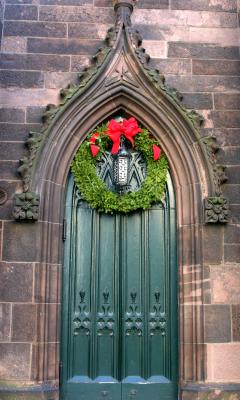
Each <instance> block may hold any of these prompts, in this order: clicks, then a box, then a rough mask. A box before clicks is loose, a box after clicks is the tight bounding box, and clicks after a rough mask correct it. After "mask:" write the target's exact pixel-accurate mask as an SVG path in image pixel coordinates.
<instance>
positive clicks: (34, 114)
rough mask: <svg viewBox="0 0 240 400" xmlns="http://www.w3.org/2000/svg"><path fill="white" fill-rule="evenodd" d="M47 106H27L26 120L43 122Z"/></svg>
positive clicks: (37, 122)
mask: <svg viewBox="0 0 240 400" xmlns="http://www.w3.org/2000/svg"><path fill="white" fill-rule="evenodd" d="M44 111H45V107H27V113H26V120H27V122H28V123H36V124H41V123H42V116H43V113H44Z"/></svg>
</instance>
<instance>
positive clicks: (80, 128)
mask: <svg viewBox="0 0 240 400" xmlns="http://www.w3.org/2000/svg"><path fill="white" fill-rule="evenodd" d="M131 3H132V2H131V1H130V0H129V1H125V2H122V1H118V2H117V6H116V14H117V21H116V26H115V28H114V29H113V30H112V31H110V33H109V37H108V41H109V43H111V46H112V45H113V44H114V46H113V47H111V46H110V47H106V51H105V50H104V49H102V50H101V51H100V53H99V54H98V56H99V57H98V58H97V64H96V66H95V69H94V68H93V69H92V70H91V69H90V70H89V71H87V72H86V76H85V78H83V83H80V86H79V87H77V88H76V87H74V88H69V90H67V91H65V92H64V93H63V96H64V97H63V102H62V106H61V107H60V108H56V109H55V108H50V109H49V110H48V113H47V116H48V117H49V119H48V123H47V125H46V126H45V128H44V129H43V133H42V134H41V137H39V136H36V135H35V136H34V135H33V137H32V139H34V140H35V144H36V143H39V144H38V145H37V144H36V147H35V148H33V145H32V144H31V143H32V142H31V143H30V142H29V143H28V144H29V147H30V153H31V156H30V161H31V165H30V162H29V160H28V161H26V164H27V163H28V164H27V165H28V172H27V173H25V177H24V174H23V179H25V183H26V182H27V184H26V191H25V193H27V192H28V191H31V192H33V193H37V194H38V195H40V210H39V222H38V223H37V224H36V231H37V235H36V236H37V243H36V251H37V259H38V260H39V262H41V263H42V264H43V265H45V266H46V267H45V268H43V269H42V271H41V273H42V276H40V280H41V279H42V280H43V298H45V300H46V301H45V302H46V303H47V299H48V297H49V295H50V292H51V285H52V282H53V280H57V281H58V287H60V286H61V284H60V281H61V268H60V267H61V258H62V235H63V234H64V232H63V231H64V229H63V206H64V191H65V185H66V180H67V175H68V171H69V168H70V164H71V161H72V159H73V157H74V154H75V153H76V151H77V149H78V147H79V145H80V144H81V142H82V141H83V140H84V138H85V136H86V135H87V134H88V133H89V132H90V131H91V130H92V129H93V128H94V127H95V126H97V125H98V124H99V123H101V121H103V120H104V119H106V118H107V117H108V116H109V115H111V114H113V113H114V112H117V111H118V110H120V109H124V110H125V111H126V112H127V113H128V114H130V115H133V116H134V117H135V118H136V119H138V121H139V122H141V123H142V124H143V125H145V126H146V127H147V128H148V129H149V131H150V132H151V133H152V134H153V135H154V136H155V137H156V138H157V139H158V140H159V141H160V142H161V146H162V148H163V150H164V152H165V154H166V155H167V157H168V160H169V164H170V169H171V175H172V179H173V185H174V189H175V194H176V202H177V228H178V238H179V240H178V249H179V280H180V291H179V305H180V374H179V376H180V385H181V387H182V388H184V387H185V386H187V383H188V382H195V383H197V382H199V381H203V380H204V373H205V353H204V344H203V342H204V340H203V311H202V307H201V305H202V304H203V276H202V275H203V274H202V264H203V252H202V240H203V239H202V235H203V230H204V223H205V222H204V213H203V199H204V198H206V197H208V196H215V195H217V194H218V195H219V183H220V181H221V178H220V177H219V175H218V173H217V172H216V171H215V172H213V168H212V166H213V163H214V162H213V163H211V161H209V154H210V156H211V151H210V148H209V147H208V148H207V150H206V148H205V146H204V144H203V142H202V141H201V139H200V137H199V135H198V132H197V129H196V126H195V125H194V124H195V122H194V121H195V120H196V119H197V115H196V114H194V113H192V114H191V113H190V114H187V112H186V110H185V109H184V108H183V107H181V106H180V104H179V103H178V101H177V99H176V93H175V92H172V91H170V90H169V88H166V87H165V86H164V83H163V78H162V77H161V76H160V75H159V73H158V72H157V71H155V70H151V69H150V68H149V67H148V57H147V55H146V54H145V51H144V50H143V49H142V48H141V46H140V41H139V37H138V35H136V34H134V32H133V31H132V28H131V21H130V15H131V12H132V4H131ZM43 138H44V140H43ZM37 141H38V142H37ZM31 146H32V147H31ZM31 157H32V158H31ZM29 171H30V172H29ZM51 266H58V268H57V270H56V272H55V273H53V268H51ZM39 326H40V328H39V332H41V334H40V333H39V342H41V343H39V344H38V345H37V346H36V357H35V358H34V363H33V364H34V365H33V369H34V371H35V373H34V374H33V377H34V379H35V380H37V381H38V382H40V381H41V382H46V381H50V382H52V383H56V382H57V380H58V361H57V360H58V351H59V348H58V341H57V336H58V332H59V314H58V313H57V312H55V314H54V316H53V315H52V314H51V309H50V308H47V307H46V309H45V312H44V318H42V317H41V316H39ZM53 332H54V334H53ZM40 337H41V339H40ZM42 338H43V340H42ZM53 339H54V340H53ZM40 354H41V356H40Z"/></svg>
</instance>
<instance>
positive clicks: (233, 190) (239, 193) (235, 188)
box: [223, 163, 240, 207]
mask: <svg viewBox="0 0 240 400" xmlns="http://www.w3.org/2000/svg"><path fill="white" fill-rule="evenodd" d="M226 164H227V163H226ZM223 193H224V196H225V197H227V198H228V199H229V201H230V204H240V185H228V184H225V185H224V187H223ZM231 207H232V206H231Z"/></svg>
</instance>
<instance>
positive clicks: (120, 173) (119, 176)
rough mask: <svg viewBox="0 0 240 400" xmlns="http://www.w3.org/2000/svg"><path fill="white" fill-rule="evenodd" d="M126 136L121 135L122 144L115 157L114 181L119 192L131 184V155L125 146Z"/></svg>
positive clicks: (122, 191)
mask: <svg viewBox="0 0 240 400" xmlns="http://www.w3.org/2000/svg"><path fill="white" fill-rule="evenodd" d="M124 142H125V138H124V136H121V144H120V148H119V151H118V153H117V154H116V155H115V156H114V159H113V183H114V185H115V187H116V188H117V191H118V193H120V194H122V193H124V192H125V191H126V189H127V188H128V185H129V167H130V159H131V155H130V153H129V152H128V151H127V149H126V146H125V143H124Z"/></svg>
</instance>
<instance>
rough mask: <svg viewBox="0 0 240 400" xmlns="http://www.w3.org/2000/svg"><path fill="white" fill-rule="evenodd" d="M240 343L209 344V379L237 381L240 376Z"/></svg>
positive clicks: (211, 380) (212, 380)
mask: <svg viewBox="0 0 240 400" xmlns="http://www.w3.org/2000/svg"><path fill="white" fill-rule="evenodd" d="M239 360H240V343H225V344H224V343H219V344H209V345H207V380H208V381H210V382H214V381H218V382H226V383H227V382H228V383H230V382H235V381H238V380H239V376H240V363H239Z"/></svg>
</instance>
